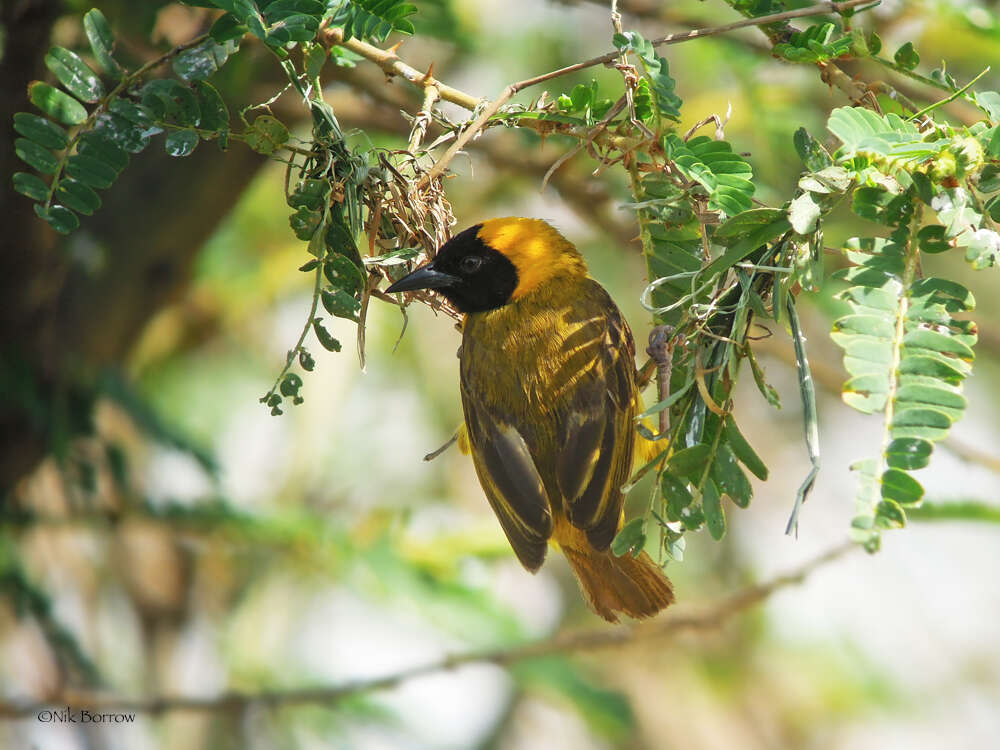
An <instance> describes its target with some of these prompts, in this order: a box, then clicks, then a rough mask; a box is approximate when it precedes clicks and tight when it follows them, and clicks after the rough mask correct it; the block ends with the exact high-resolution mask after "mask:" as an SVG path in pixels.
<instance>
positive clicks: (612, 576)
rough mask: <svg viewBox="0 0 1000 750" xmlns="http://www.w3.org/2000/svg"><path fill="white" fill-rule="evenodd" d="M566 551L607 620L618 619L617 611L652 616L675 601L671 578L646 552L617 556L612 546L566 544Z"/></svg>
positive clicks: (593, 605) (586, 592)
mask: <svg viewBox="0 0 1000 750" xmlns="http://www.w3.org/2000/svg"><path fill="white" fill-rule="evenodd" d="M563 552H564V553H565V555H566V559H567V560H569V564H570V567H571V568H572V569H573V573H575V574H576V579H577V581H579V583H580V589H581V590H582V591H583V593H584V596H585V597H586V598H587V601H588V602H589V603H590V606H591V608H592V609H593V610H594V611H595V612H596V613H597V614H599V615H600V616H601V617H603V618H604V619H605V620H607V621H608V622H618V616H617V614H616V613H618V612H622V613H624V614H626V615H628V616H629V617H635V618H639V619H641V618H644V617H652V616H653V615H655V614H656V613H657V612H659V611H660V610H661V609H663V608H664V607H666V606H667V605H669V604H671V603H672V602H673V601H674V590H673V587H672V586H671V585H670V581H669V580H668V579H667V577H666V576H665V575H664V574H663V570H661V569H660V566H659V565H657V564H656V563H655V562H653V559H652V558H651V557H650V556H649V555H647V554H646V553H645V552H643V553H641V554H640V555H639V556H638V557H633V556H632V555H631V554H625V555H622V556H621V557H616V556H615V555H614V554H613V553H612V552H611V550H610V549H608V550H604V551H603V552H598V551H597V550H593V549H591V550H586V551H581V550H578V549H572V548H570V547H563Z"/></svg>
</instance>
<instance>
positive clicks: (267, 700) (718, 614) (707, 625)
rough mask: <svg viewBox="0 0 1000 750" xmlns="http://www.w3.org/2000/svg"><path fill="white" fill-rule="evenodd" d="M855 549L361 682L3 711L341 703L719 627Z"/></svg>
mask: <svg viewBox="0 0 1000 750" xmlns="http://www.w3.org/2000/svg"><path fill="white" fill-rule="evenodd" d="M853 549H857V545H855V544H854V543H852V542H848V543H844V544H841V545H838V546H836V547H834V548H832V549H830V550H828V551H826V552H824V553H823V554H821V555H818V556H817V557H815V558H813V559H812V560H810V561H808V562H806V563H805V564H803V565H801V566H800V567H798V568H796V569H794V570H792V571H790V572H788V573H785V574H783V575H779V576H777V577H775V578H773V579H771V580H770V581H768V582H767V583H763V584H759V585H757V586H750V587H748V588H745V589H743V590H741V591H737V592H736V593H734V594H730V595H729V596H727V597H724V598H722V599H721V600H719V601H718V602H716V603H715V604H713V605H711V606H708V607H705V608H702V609H699V610H695V611H692V612H678V613H669V614H667V615H664V616H663V617H660V618H659V619H657V620H655V621H650V622H646V623H642V624H638V625H634V626H620V627H615V628H611V627H602V628H599V629H595V630H588V631H583V632H568V633H563V634H560V635H557V636H555V637H553V638H549V639H546V640H542V641H536V642H534V643H528V644H525V645H522V646H512V647H504V648H496V649H487V650H484V651H471V652H468V653H464V654H455V655H453V656H446V657H445V658H443V659H440V660H438V661H434V662H431V663H429V664H423V665H418V666H416V667H411V668H409V669H404V670H402V671H400V672H396V673H394V674H390V675H386V676H384V677H376V678H374V679H364V680H355V681H352V682H347V683H344V684H342V685H328V686H317V687H309V688H299V689H292V690H273V691H261V692H257V693H251V692H242V691H233V692H227V693H223V694H221V695H217V696H212V697H208V698H196V697H187V696H160V697H153V698H126V697H122V696H116V695H108V694H104V693H98V692H89V691H88V692H75V691H64V692H62V693H60V694H59V695H57V696H52V697H51V698H50V699H49V700H48V701H44V702H39V703H16V702H12V701H3V702H0V717H3V718H8V719H18V718H27V717H31V716H37V715H38V713H39V712H41V711H43V710H46V709H49V708H51V707H53V706H59V707H68V708H69V709H70V711H75V712H79V711H89V712H91V713H95V712H105V713H106V712H119V713H120V712H139V713H148V714H154V715H156V714H163V713H168V712H173V711H195V712H214V711H227V710H238V709H243V708H246V707H247V706H250V705H256V706H291V705H304V704H319V705H330V704H336V703H337V702H338V701H340V700H343V699H344V698H346V697H348V696H353V695H356V694H358V693H366V692H369V691H372V690H383V689H386V688H391V687H394V686H396V685H398V684H400V683H402V682H406V681H407V680H412V679H414V678H416V677H422V676H424V675H427V674H433V673H435V672H442V671H445V670H449V669H454V668H455V667H459V666H462V665H464V664H473V663H477V662H486V663H490V664H496V665H499V666H509V665H511V664H516V663H518V662H522V661H528V660H530V659H537V658H540V657H544V656H549V655H552V654H562V653H577V652H581V651H596V650H599V649H606V648H614V647H616V646H623V645H627V644H629V643H633V642H635V641H639V640H647V639H654V638H671V637H674V636H676V635H678V634H679V633H682V632H685V631H702V630H714V629H716V628H719V627H720V626H722V625H723V624H724V623H725V622H726V621H728V620H729V619H731V618H732V617H733V616H734V615H737V614H739V613H740V612H742V611H743V610H745V609H749V608H750V607H752V606H754V605H756V604H760V603H761V602H763V601H765V600H766V599H767V598H768V597H770V596H771V595H772V594H774V593H775V592H777V591H780V590H781V589H784V588H788V587H790V586H794V585H797V584H799V583H802V582H803V581H804V580H805V579H806V578H807V577H808V576H809V574H810V573H812V572H813V571H814V570H816V569H817V568H819V567H822V566H823V565H826V564H827V563H830V562H832V561H834V560H836V559H838V558H840V557H843V556H844V555H845V554H847V553H848V552H850V551H851V550H853Z"/></svg>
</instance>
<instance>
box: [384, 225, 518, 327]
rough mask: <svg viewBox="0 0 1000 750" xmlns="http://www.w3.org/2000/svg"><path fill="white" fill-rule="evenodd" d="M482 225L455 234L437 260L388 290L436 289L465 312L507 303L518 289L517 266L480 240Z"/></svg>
mask: <svg viewBox="0 0 1000 750" xmlns="http://www.w3.org/2000/svg"><path fill="white" fill-rule="evenodd" d="M481 227H482V225H481V224H476V225H475V226H472V227H469V228H468V229H466V230H465V231H463V232H459V233H458V234H456V235H455V236H454V237H452V238H451V239H450V240H448V241H447V242H446V243H444V244H443V245H442V246H441V249H440V250H438V254H437V256H436V257H435V258H434V260H432V261H431V262H430V263H428V264H427V265H426V266H422V267H421V268H418V269H417V270H416V271H414V272H413V273H411V274H409V275H408V276H404V277H403V278H401V279H400V280H399V281H397V282H396V283H395V284H393V285H392V286H390V287H389V288H388V289H386V291H387V292H389V293H395V292H409V291H413V290H415V289H433V290H435V291H436V292H438V293H439V294H441V295H442V296H443V297H445V299H447V300H448V301H449V302H451V303H452V304H453V305H454V306H455V307H456V308H458V310H459V312H463V313H474V312H485V311H486V310H495V309H496V308H498V307H503V306H504V305H506V304H507V303H508V302H509V301H510V297H511V295H512V294H513V293H514V290H515V289H516V288H517V269H516V268H515V267H514V264H513V263H511V262H510V259H509V258H507V257H506V256H504V255H503V254H502V253H500V252H499V251H497V250H494V249H493V248H492V247H490V246H489V245H487V244H486V243H485V242H483V241H482V240H481V239H479V236H478V235H479V230H480V228H481Z"/></svg>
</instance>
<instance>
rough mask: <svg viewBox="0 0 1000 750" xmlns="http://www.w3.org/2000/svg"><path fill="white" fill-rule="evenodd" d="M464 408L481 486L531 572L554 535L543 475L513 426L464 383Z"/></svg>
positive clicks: (523, 440) (522, 437)
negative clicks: (550, 537)
mask: <svg viewBox="0 0 1000 750" xmlns="http://www.w3.org/2000/svg"><path fill="white" fill-rule="evenodd" d="M462 404H463V406H464V409H465V422H466V428H467V430H468V436H469V441H470V443H471V445H472V449H473V456H474V457H475V466H476V473H477V474H478V475H479V482H480V484H482V486H483V491H484V492H485V493H486V497H487V499H488V500H489V501H490V505H491V506H492V507H493V512H494V513H496V515H497V518H498V519H499V520H500V526H501V527H502V528H503V530H504V533H505V534H506V535H507V539H508V540H509V541H510V545H511V547H513V548H514V552H515V553H516V554H517V558H518V560H520V561H521V564H522V565H524V567H525V568H527V569H528V570H530V571H532V572H534V571H536V570H538V568H539V567H540V566H541V564H542V562H543V561H544V560H545V551H546V543H547V541H548V538H549V536H551V534H552V512H551V510H550V506H549V498H548V495H547V494H546V492H545V486H544V484H543V482H542V477H541V475H540V474H539V473H538V468H537V467H536V466H535V461H534V459H533V458H532V456H531V452H530V451H529V450H528V445H527V443H526V442H525V439H524V436H523V435H522V434H521V433H520V432H519V431H518V429H517V427H515V426H514V425H513V424H511V421H510V420H509V419H505V418H504V417H503V416H501V415H498V414H496V413H495V410H493V409H490V408H489V407H488V406H487V405H486V404H485V403H484V401H483V400H482V399H481V398H479V397H478V396H477V395H476V394H474V393H472V392H471V391H470V390H469V389H468V387H467V384H466V383H465V382H464V381H463V383H462Z"/></svg>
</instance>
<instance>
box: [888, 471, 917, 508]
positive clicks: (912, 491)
mask: <svg viewBox="0 0 1000 750" xmlns="http://www.w3.org/2000/svg"><path fill="white" fill-rule="evenodd" d="M923 496H924V488H923V487H921V486H920V482H918V481H917V480H916V479H914V478H913V477H911V476H910V475H909V474H907V473H906V472H905V471H903V470H902V469H888V470H887V471H886V472H885V473H884V474H883V475H882V497H884V498H885V499H886V500H895V501H896V502H897V503H899V504H900V505H913V504H914V503H918V502H920V498H922V497H923Z"/></svg>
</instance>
